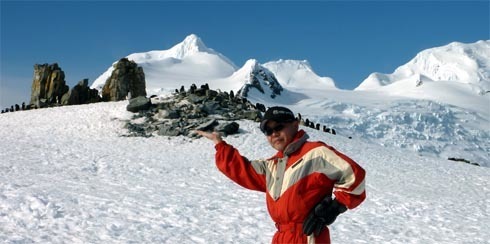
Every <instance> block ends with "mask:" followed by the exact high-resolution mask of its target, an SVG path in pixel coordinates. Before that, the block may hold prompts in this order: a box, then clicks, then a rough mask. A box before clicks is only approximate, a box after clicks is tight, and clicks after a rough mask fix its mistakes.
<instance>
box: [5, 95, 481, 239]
mask: <svg viewBox="0 0 490 244" xmlns="http://www.w3.org/2000/svg"><path fill="white" fill-rule="evenodd" d="M332 94H335V93H332ZM346 94H347V93H344V94H339V95H338V96H346ZM334 98H335V99H337V98H336V97H334ZM374 98H375V97H371V98H369V100H371V101H373V100H374ZM387 99H389V98H387ZM365 102H367V99H366V100H365ZM329 103H330V104H328V106H326V107H325V108H324V109H323V110H320V109H319V107H318V106H311V108H309V107H308V106H310V105H312V104H303V107H302V108H301V109H302V110H304V111H307V112H308V113H310V114H318V115H322V116H325V118H327V116H330V115H333V114H335V113H338V112H344V116H350V118H356V120H357V121H358V122H359V126H358V127H357V129H358V130H360V129H362V128H372V127H374V126H379V127H384V126H386V125H387V124H379V121H380V120H382V119H385V120H388V121H389V120H390V118H393V117H391V116H392V115H397V114H399V115H400V116H401V117H399V118H398V119H401V120H410V119H412V120H414V122H416V121H418V122H417V123H419V126H421V127H422V128H430V127H431V123H433V121H431V118H423V119H422V120H417V118H416V116H418V115H416V113H415V115H414V116H413V117H411V116H412V113H411V110H413V111H416V110H417V108H416V107H411V103H408V102H407V103H405V104H391V105H390V100H383V99H382V101H381V102H380V103H379V104H378V109H379V110H380V111H381V110H385V111H395V112H394V113H393V114H392V115H390V114H388V113H386V114H376V113H377V110H375V109H363V108H360V107H356V106H353V105H348V104H343V103H338V102H333V101H329ZM126 105H127V101H122V102H106V103H95V104H88V105H75V106H64V107H55V108H47V109H38V110H30V111H19V112H15V113H7V114H2V115H1V116H0V128H2V130H0V138H2V140H1V141H0V223H1V224H0V242H2V243H250V244H252V243H270V241H271V238H272V235H273V234H274V232H275V231H276V227H275V226H274V223H273V222H272V221H271V220H270V218H269V215H268V213H267V207H266V203H265V195H264V194H263V193H259V192H255V191H249V190H245V189H243V188H241V187H239V186H238V185H236V184H234V183H233V182H231V181H230V180H229V179H228V178H226V177H225V176H223V175H222V174H221V173H220V172H219V170H218V169H217V168H216V166H215V164H214V152H215V149H214V145H213V144H212V143H211V142H210V141H209V140H206V139H204V138H201V139H197V140H191V139H189V138H186V137H161V136H154V137H150V138H143V137H124V136H123V135H124V134H126V133H127V131H126V129H125V128H124V124H125V121H126V120H128V119H130V118H131V116H132V114H131V113H130V112H127V111H126ZM420 105H421V106H424V107H431V106H432V107H435V108H433V111H438V110H445V109H446V108H445V107H443V106H442V105H437V104H433V105H430V104H420ZM298 106H299V105H298ZM383 107H384V108H383ZM437 107H439V108H437ZM298 108H299V107H297V108H296V109H298ZM294 111H299V110H294ZM314 111H316V112H315V113H313V112H314ZM349 111H350V112H349ZM404 111H405V112H404ZM347 112H349V113H347ZM372 113H375V114H373V115H371V116H369V114H372ZM404 116H407V117H408V118H405V117H404ZM452 116H455V115H452ZM377 117H380V118H379V119H377ZM371 118H375V119H371ZM438 118H440V117H434V118H432V119H438ZM446 118H450V116H449V115H447V117H442V119H446ZM394 122H400V121H391V122H390V123H394ZM238 123H239V124H240V134H238V135H234V136H229V137H226V138H225V140H226V141H228V142H229V143H231V144H232V145H235V146H236V147H237V148H238V149H239V150H240V152H241V153H242V154H243V155H244V156H247V157H249V158H250V159H258V158H266V157H269V156H271V155H273V153H274V150H273V149H272V148H271V147H270V146H269V145H268V143H267V141H266V139H265V138H264V135H263V134H262V133H261V132H260V130H259V129H258V123H256V122H251V121H238ZM445 123H448V124H449V123H452V122H451V121H445ZM303 129H305V130H306V131H307V133H308V134H309V135H310V137H311V140H321V141H324V142H326V143H328V144H329V145H331V146H333V147H335V148H336V149H338V150H339V151H341V152H344V153H345V154H347V155H349V156H351V157H352V158H353V159H354V160H356V161H357V162H358V163H359V164H360V165H361V166H362V167H363V168H365V169H366V172H367V175H366V192H367V199H366V201H365V202H364V203H363V204H361V205H360V206H359V207H358V208H356V209H354V210H349V211H348V212H347V213H345V214H343V215H341V216H339V217H338V219H337V221H336V222H335V223H334V224H333V225H332V226H331V227H330V228H331V237H332V242H333V243H353V244H356V243H359V244H360V243H381V244H384V243H390V244H392V243H395V244H402V243H428V244H438V243H448V244H452V243H454V244H457V243H468V244H481V243H489V242H488V240H490V232H488V231H487V230H488V226H489V225H490V218H489V212H488V206H490V198H489V196H490V182H489V180H488V179H489V178H490V171H489V169H488V168H484V167H476V166H473V165H469V164H465V163H460V162H453V161H448V160H446V159H441V158H438V157H434V156H431V155H423V156H421V155H419V154H418V153H414V152H412V151H410V150H407V149H406V148H399V147H396V146H389V145H385V146H381V145H379V144H378V143H373V141H372V140H370V139H369V140H368V139H363V138H353V139H348V138H347V137H345V136H343V135H337V136H334V135H331V134H328V133H323V132H320V131H316V130H313V129H310V128H304V127H303ZM378 131H379V132H380V133H381V132H382V131H383V129H379V130H378ZM405 133H406V136H408V137H410V136H411V135H410V134H409V132H405ZM487 143H488V140H487ZM441 233H442V234H441Z"/></svg>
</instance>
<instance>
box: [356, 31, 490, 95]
mask: <svg viewBox="0 0 490 244" xmlns="http://www.w3.org/2000/svg"><path fill="white" fill-rule="evenodd" d="M489 57H490V40H485V41H483V40H481V41H478V42H476V43H470V44H465V43H459V42H453V43H450V44H448V45H446V46H442V47H436V48H431V49H427V50H424V51H422V52H420V53H419V54H417V55H416V56H415V58H413V59H412V60H410V61H409V62H408V63H406V64H404V65H402V66H400V67H398V68H397V69H396V70H395V72H393V74H380V73H373V74H371V75H369V77H368V78H367V79H366V80H364V81H363V82H362V83H361V84H360V85H359V86H358V87H357V88H356V89H355V90H371V89H379V88H380V87H384V86H390V85H391V84H395V83H397V82H400V81H402V80H406V79H412V80H413V83H412V84H411V85H412V87H413V86H416V85H417V83H418V82H419V81H420V79H424V80H426V81H427V80H428V81H452V82H453V83H463V84H471V85H472V86H471V87H472V88H473V90H474V93H477V94H480V95H482V94H484V93H485V92H487V91H490V59H489ZM393 90H395V91H396V90H397V89H396V88H395V89H393Z"/></svg>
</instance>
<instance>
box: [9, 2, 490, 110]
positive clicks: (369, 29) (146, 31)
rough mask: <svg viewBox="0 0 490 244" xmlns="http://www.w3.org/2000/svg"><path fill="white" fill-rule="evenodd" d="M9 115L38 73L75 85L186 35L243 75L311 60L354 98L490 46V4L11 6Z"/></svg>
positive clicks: (27, 96)
mask: <svg viewBox="0 0 490 244" xmlns="http://www.w3.org/2000/svg"><path fill="white" fill-rule="evenodd" d="M0 11H1V17H0V18H1V19H0V20H1V21H0V22H1V36H0V37H1V41H0V48H1V49H0V50H1V51H0V54H1V70H0V72H1V76H0V82H1V83H0V106H1V107H2V108H4V107H6V106H10V105H12V104H15V103H19V104H20V103H22V102H23V101H25V102H29V99H30V92H31V85H32V75H33V65H34V64H36V63H54V62H57V63H58V64H59V65H60V67H61V68H62V69H63V71H64V72H65V76H66V78H65V80H66V81H67V84H68V85H69V86H70V88H71V87H73V86H74V85H75V84H76V83H77V82H78V81H80V80H81V79H84V78H89V83H90V84H91V82H93V81H94V80H95V78H97V77H98V76H99V75H100V74H102V73H103V72H104V71H105V70H106V69H107V68H108V67H109V66H110V65H111V64H112V63H113V62H114V61H116V60H117V59H119V58H121V57H124V56H127V55H129V54H131V53H135V52H146V51H150V50H165V49H168V48H170V47H172V46H173V45H175V44H177V43H179V42H181V41H182V40H183V39H184V38H185V37H186V36H187V35H189V34H192V33H193V34H196V35H198V36H199V37H200V38H201V39H202V40H203V42H204V43H205V44H206V46H208V47H210V48H213V49H215V50H216V51H218V52H220V53H222V54H223V55H225V56H227V57H228V58H229V59H231V60H232V61H233V62H234V63H235V64H236V65H237V66H239V67H240V66H242V65H243V64H244V63H245V61H246V60H248V59H250V58H255V59H257V60H258V61H259V62H260V63H266V62H268V61H273V60H277V59H298V60H304V59H306V60H308V61H309V62H310V64H311V66H312V68H313V70H314V71H315V72H316V73H317V74H318V75H320V76H328V77H331V78H333V79H334V80H335V83H336V86H337V87H339V88H341V89H349V90H351V89H354V88H355V87H356V86H357V85H359V84H360V83H361V82H362V81H363V80H364V79H365V78H366V77H367V76H368V75H369V74H370V73H373V72H381V73H392V72H393V71H394V70H395V69H396V68H397V67H398V66H401V65H403V64H405V63H406V62H408V61H409V60H410V59H412V58H413V57H415V55H416V54H417V53H419V52H420V51H422V50H424V49H428V48H432V47H437V46H443V45H446V44H448V43H450V42H453V41H458V42H464V43H471V42H476V41H478V40H485V39H490V33H489V32H490V19H489V18H490V17H489V16H490V4H489V1H430V2H429V1H306V2H305V1H301V2H300V1H265V2H262V1H228V2H225V1H138V2H136V1H4V0H1V6H0Z"/></svg>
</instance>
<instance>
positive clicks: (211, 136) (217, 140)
mask: <svg viewBox="0 0 490 244" xmlns="http://www.w3.org/2000/svg"><path fill="white" fill-rule="evenodd" d="M196 133H197V134H199V135H200V136H202V137H206V138H208V139H209V140H211V141H213V142H214V144H218V143H220V142H222V141H223V139H222V138H221V135H220V134H219V133H218V132H207V131H202V130H196Z"/></svg>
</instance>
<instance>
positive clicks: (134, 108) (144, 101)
mask: <svg viewBox="0 0 490 244" xmlns="http://www.w3.org/2000/svg"><path fill="white" fill-rule="evenodd" d="M150 107H151V101H150V99H149V98H147V97H144V96H139V97H136V98H133V99H130V100H129V104H128V106H126V110H128V111H130V112H133V113H136V112H139V111H142V110H148V109H150Z"/></svg>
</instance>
